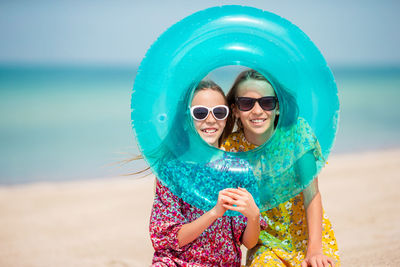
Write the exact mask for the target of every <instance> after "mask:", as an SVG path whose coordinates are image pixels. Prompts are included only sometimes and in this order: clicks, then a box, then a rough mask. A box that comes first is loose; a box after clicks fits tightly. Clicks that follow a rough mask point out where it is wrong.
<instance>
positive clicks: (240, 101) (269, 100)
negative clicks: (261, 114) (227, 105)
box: [236, 96, 278, 111]
mask: <svg viewBox="0 0 400 267" xmlns="http://www.w3.org/2000/svg"><path fill="white" fill-rule="evenodd" d="M256 102H258V104H259V105H260V107H261V108H262V109H263V110H273V109H275V108H276V103H277V102H278V98H277V97H276V96H264V97H260V98H252V97H236V105H237V107H238V109H239V110H241V111H249V110H251V109H252V108H253V107H254V105H255V104H256Z"/></svg>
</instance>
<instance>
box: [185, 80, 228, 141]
mask: <svg viewBox="0 0 400 267" xmlns="http://www.w3.org/2000/svg"><path fill="white" fill-rule="evenodd" d="M197 105H201V106H206V107H209V108H213V107H215V106H219V105H226V100H225V97H224V96H223V95H221V93H220V92H218V91H216V90H213V89H209V88H205V89H201V90H199V91H197V92H196V93H195V95H194V97H193V100H192V107H193V106H197ZM193 121H194V126H195V128H196V130H197V132H198V133H199V135H200V136H201V138H203V140H204V141H206V142H207V143H208V144H209V145H211V146H214V147H218V140H219V137H220V136H221V134H222V132H223V130H224V128H225V124H226V119H224V120H217V119H215V118H214V116H213V114H212V112H209V114H208V116H207V118H206V119H205V120H202V121H197V120H193Z"/></svg>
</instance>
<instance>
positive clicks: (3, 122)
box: [0, 66, 400, 184]
mask: <svg viewBox="0 0 400 267" xmlns="http://www.w3.org/2000/svg"><path fill="white" fill-rule="evenodd" d="M136 71H137V67H135V66H132V67H34V66H32V67H11V66H2V67H0V184H19V183H28V182H35V181H63V180H78V179H91V178H99V177H113V176H117V175H121V174H126V173H129V172H130V171H135V170H140V169H141V168H142V167H143V166H144V165H143V163H136V164H129V165H126V166H125V167H119V165H118V164H116V165H115V163H117V162H118V161H120V160H124V159H127V158H129V157H130V155H132V154H135V153H137V148H136V144H135V142H134V138H133V133H132V130H131V126H130V94H131V89H132V87H133V82H134V78H135V74H136ZM333 72H334V75H335V78H336V81H337V85H338V89H339V98H340V101H341V115H340V122H339V131H338V135H337V138H336V142H335V145H334V149H333V152H332V153H335V154H338V153H348V152H355V151H368V150H377V149H386V148H393V147H400V138H399V137H400V135H399V133H400V111H399V108H398V102H399V100H400V68H390V67H387V68H377V69H374V68H336V69H333ZM229 73H232V71H230V70H229V69H228V70H226V69H225V70H223V71H222V72H220V73H219V74H218V73H216V74H215V75H217V76H218V75H222V76H221V77H222V78H221V77H212V78H215V79H216V80H217V81H218V82H219V83H220V84H221V85H222V86H224V87H226V88H228V87H229V86H230V83H231V80H232V78H231V77H229V75H227V74H229ZM227 77H229V78H227ZM218 78H219V80H218ZM144 112H145V111H144ZM113 164H114V165H113Z"/></svg>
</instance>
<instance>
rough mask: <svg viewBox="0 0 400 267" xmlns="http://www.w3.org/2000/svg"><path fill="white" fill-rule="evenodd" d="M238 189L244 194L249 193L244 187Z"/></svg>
mask: <svg viewBox="0 0 400 267" xmlns="http://www.w3.org/2000/svg"><path fill="white" fill-rule="evenodd" d="M238 189H239V190H240V191H242V192H247V193H248V192H249V191H247V189H246V188H244V187H238Z"/></svg>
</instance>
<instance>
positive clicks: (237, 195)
mask: <svg viewBox="0 0 400 267" xmlns="http://www.w3.org/2000/svg"><path fill="white" fill-rule="evenodd" d="M222 194H223V195H226V196H229V197H231V198H234V199H239V198H241V197H242V196H241V195H239V194H237V193H236V192H233V191H225V192H223V193H222Z"/></svg>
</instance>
